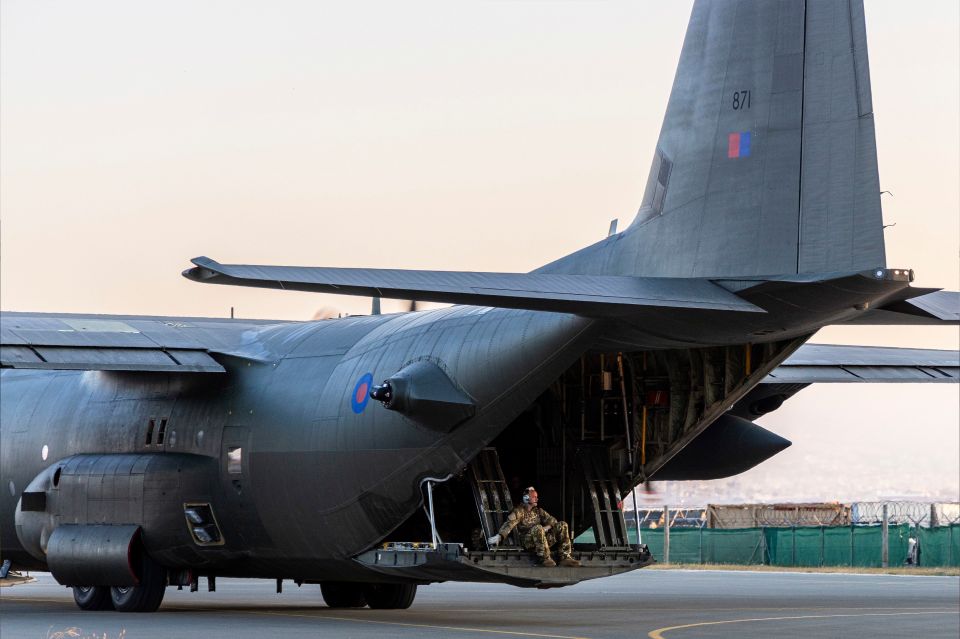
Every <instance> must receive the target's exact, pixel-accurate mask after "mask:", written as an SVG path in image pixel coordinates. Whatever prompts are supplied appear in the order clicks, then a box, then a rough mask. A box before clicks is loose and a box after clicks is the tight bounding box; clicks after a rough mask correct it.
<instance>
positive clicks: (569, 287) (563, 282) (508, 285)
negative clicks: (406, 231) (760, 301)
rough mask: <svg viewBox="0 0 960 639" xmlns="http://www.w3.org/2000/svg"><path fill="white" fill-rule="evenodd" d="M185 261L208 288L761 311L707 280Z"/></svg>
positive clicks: (577, 309) (616, 310)
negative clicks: (240, 287)
mask: <svg viewBox="0 0 960 639" xmlns="http://www.w3.org/2000/svg"><path fill="white" fill-rule="evenodd" d="M191 261H192V262H193V263H194V264H195V265H196V266H195V267H194V268H191V269H188V270H186V271H184V272H183V275H184V277H186V278H188V279H191V280H194V281H197V282H206V283H210V284H228V285H234V286H253V287H258V288H274V289H284V290H294V291H310V292H315V293H335V294H340V295H365V296H370V297H385V298H392V299H406V300H415V301H424V302H442V303H449V304H467V305H475V306H496V307H500V308H518V309H527V310H534V311H554V312H562V313H577V314H582V315H612V314H623V313H629V312H635V311H637V310H638V309H639V308H643V307H670V308H685V309H709V310H720V311H739V312H748V313H749V312H752V313H763V312H764V310H763V309H761V308H760V307H758V306H755V305H753V304H751V303H750V302H747V301H746V300H744V299H742V298H740V297H738V296H737V295H735V294H733V293H731V292H729V291H727V290H726V289H724V288H722V287H720V286H718V285H717V284H714V283H713V282H711V281H710V280H707V279H691V278H665V277H627V276H609V275H558V274H547V273H479V272H466V271H417V270H398V269H359V268H325V267H307V266H251V265H240V264H220V263H218V262H216V261H214V260H212V259H210V258H208V257H198V258H195V259H193V260H191Z"/></svg>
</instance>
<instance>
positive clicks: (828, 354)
mask: <svg viewBox="0 0 960 639" xmlns="http://www.w3.org/2000/svg"><path fill="white" fill-rule="evenodd" d="M825 382H826V383H864V382H866V383H916V382H921V383H938V384H943V383H947V384H949V383H954V384H956V383H957V382H960V351H941V350H930V349H924V348H888V347H878V346H834V345H832V344H804V345H803V346H801V347H800V348H799V349H797V351H796V352H795V353H794V354H793V355H791V356H790V357H788V358H787V359H786V360H785V361H784V362H783V363H782V364H780V366H778V367H777V368H775V369H774V370H773V372H772V373H770V374H769V375H767V376H766V377H765V378H764V379H763V381H762V382H761V383H760V384H758V385H757V386H756V387H754V388H753V389H751V390H750V392H749V393H747V394H746V395H745V396H744V397H743V398H742V399H740V400H739V401H738V402H737V403H736V404H735V405H734V406H733V408H732V409H731V410H730V413H731V414H733V415H736V416H737V417H742V418H744V419H749V420H750V421H753V420H755V419H757V418H759V417H762V416H763V415H766V414H767V413H769V412H772V411H775V410H777V409H778V408H780V406H781V405H783V402H784V401H786V400H788V399H790V398H791V397H793V396H794V395H796V394H797V393H799V392H800V391H802V390H803V389H804V388H806V387H807V386H809V385H810V384H815V383H825Z"/></svg>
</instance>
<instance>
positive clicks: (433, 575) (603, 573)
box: [354, 544, 654, 588]
mask: <svg viewBox="0 0 960 639" xmlns="http://www.w3.org/2000/svg"><path fill="white" fill-rule="evenodd" d="M573 556H574V558H576V559H578V560H579V561H580V566H579V567H577V568H565V567H562V566H556V567H553V568H544V567H543V566H540V565H539V564H537V563H536V560H535V558H534V556H533V555H532V554H531V553H527V552H524V551H521V550H512V549H511V550H481V551H471V550H467V549H465V548H464V547H463V546H462V545H460V544H438V545H437V546H436V547H432V546H430V545H427V546H423V545H421V546H419V547H413V546H412V545H411V544H395V545H387V546H386V547H385V548H379V549H376V550H369V551H367V552H365V553H362V554H360V555H357V556H356V557H355V558H354V560H355V561H356V562H357V563H359V564H360V565H362V566H363V567H364V568H367V569H369V570H373V571H375V572H377V573H380V574H381V575H383V576H385V577H388V578H389V579H391V580H395V581H402V582H407V581H416V582H420V583H429V582H437V581H469V582H478V583H505V584H510V585H512V586H519V587H521V588H557V587H561V586H572V585H573V584H576V583H579V582H581V581H586V580H587V579H597V578H599V577H610V576H613V575H619V574H621V573H624V572H629V571H631V570H636V569H637V568H644V567H646V566H649V565H650V564H652V563H654V560H653V557H652V556H651V555H650V551H649V550H648V549H647V547H646V546H640V547H639V549H633V548H631V549H624V550H592V551H591V550H579V549H576V548H575V549H574V552H573Z"/></svg>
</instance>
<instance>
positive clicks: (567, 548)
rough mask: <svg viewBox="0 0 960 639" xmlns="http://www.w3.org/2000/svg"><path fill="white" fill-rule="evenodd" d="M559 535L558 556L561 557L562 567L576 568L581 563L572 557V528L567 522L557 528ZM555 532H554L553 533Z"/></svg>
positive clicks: (559, 524) (562, 522) (561, 523)
mask: <svg viewBox="0 0 960 639" xmlns="http://www.w3.org/2000/svg"><path fill="white" fill-rule="evenodd" d="M556 531H557V533H556V535H557V554H559V555H560V565H561V566H570V567H576V566H579V565H580V562H579V561H577V560H576V559H574V558H573V557H572V556H571V554H570V553H571V552H573V543H572V542H571V541H570V528H569V527H568V526H567V522H565V521H561V522H560V523H558V524H557V526H556ZM551 532H553V531H551Z"/></svg>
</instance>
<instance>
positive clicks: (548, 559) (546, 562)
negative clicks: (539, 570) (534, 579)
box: [540, 556, 557, 568]
mask: <svg viewBox="0 0 960 639" xmlns="http://www.w3.org/2000/svg"><path fill="white" fill-rule="evenodd" d="M540 565H541V566H543V567H544V568H553V567H554V566H556V565H557V562H555V561H554V560H553V557H549V556H548V557H546V558H545V559H544V560H543V561H541V562H540Z"/></svg>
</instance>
